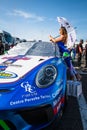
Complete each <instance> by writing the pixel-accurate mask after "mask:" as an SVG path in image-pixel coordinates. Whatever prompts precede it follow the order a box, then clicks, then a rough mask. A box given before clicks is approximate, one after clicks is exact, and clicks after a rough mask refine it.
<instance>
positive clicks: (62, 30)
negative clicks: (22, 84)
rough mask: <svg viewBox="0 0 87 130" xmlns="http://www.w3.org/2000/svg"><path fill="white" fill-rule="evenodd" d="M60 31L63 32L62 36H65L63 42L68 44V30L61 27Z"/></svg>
mask: <svg viewBox="0 0 87 130" xmlns="http://www.w3.org/2000/svg"><path fill="white" fill-rule="evenodd" d="M60 30H61V34H62V35H64V41H63V42H65V43H67V38H68V34H67V30H66V28H65V27H61V28H60Z"/></svg>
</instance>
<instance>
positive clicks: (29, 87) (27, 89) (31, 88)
mask: <svg viewBox="0 0 87 130" xmlns="http://www.w3.org/2000/svg"><path fill="white" fill-rule="evenodd" d="M21 87H22V88H24V89H25V92H29V93H31V94H32V93H35V92H36V91H35V87H34V86H32V85H30V84H29V82H28V81H27V82H23V83H21Z"/></svg>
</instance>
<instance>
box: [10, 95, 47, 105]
mask: <svg viewBox="0 0 87 130" xmlns="http://www.w3.org/2000/svg"><path fill="white" fill-rule="evenodd" d="M48 98H50V95H40V96H34V97H32V98H27V97H24V99H20V100H15V101H10V106H14V105H21V104H24V103H29V102H34V101H38V100H44V99H45V101H46V99H48Z"/></svg>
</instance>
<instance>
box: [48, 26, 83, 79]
mask: <svg viewBox="0 0 87 130" xmlns="http://www.w3.org/2000/svg"><path fill="white" fill-rule="evenodd" d="M59 33H60V36H59V37H57V38H53V37H52V36H51V35H50V36H49V39H50V41H52V42H53V43H56V44H57V45H58V47H59V51H60V53H61V55H62V56H65V54H67V57H66V56H65V58H64V61H65V63H66V64H67V67H68V68H69V70H70V75H71V79H73V80H74V79H75V77H76V78H77V80H80V79H81V76H80V75H79V74H78V73H77V72H76V71H75V69H74V67H73V65H72V63H71V57H70V51H69V50H68V49H67V47H66V46H65V45H66V44H67V38H68V35H67V30H66V28H65V27H61V28H60V29H59Z"/></svg>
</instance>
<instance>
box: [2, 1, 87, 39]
mask: <svg viewBox="0 0 87 130" xmlns="http://www.w3.org/2000/svg"><path fill="white" fill-rule="evenodd" d="M57 17H65V18H66V19H67V20H68V21H69V23H71V25H72V26H73V27H75V28H76V36H77V40H78V41H79V40H80V39H84V40H86V39H87V1H86V0H0V30H5V31H7V32H9V33H11V34H12V36H14V37H19V38H21V39H26V40H43V41H49V35H52V36H54V37H55V36H57V35H58V34H59V28H60V25H59V23H58V21H57Z"/></svg>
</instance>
